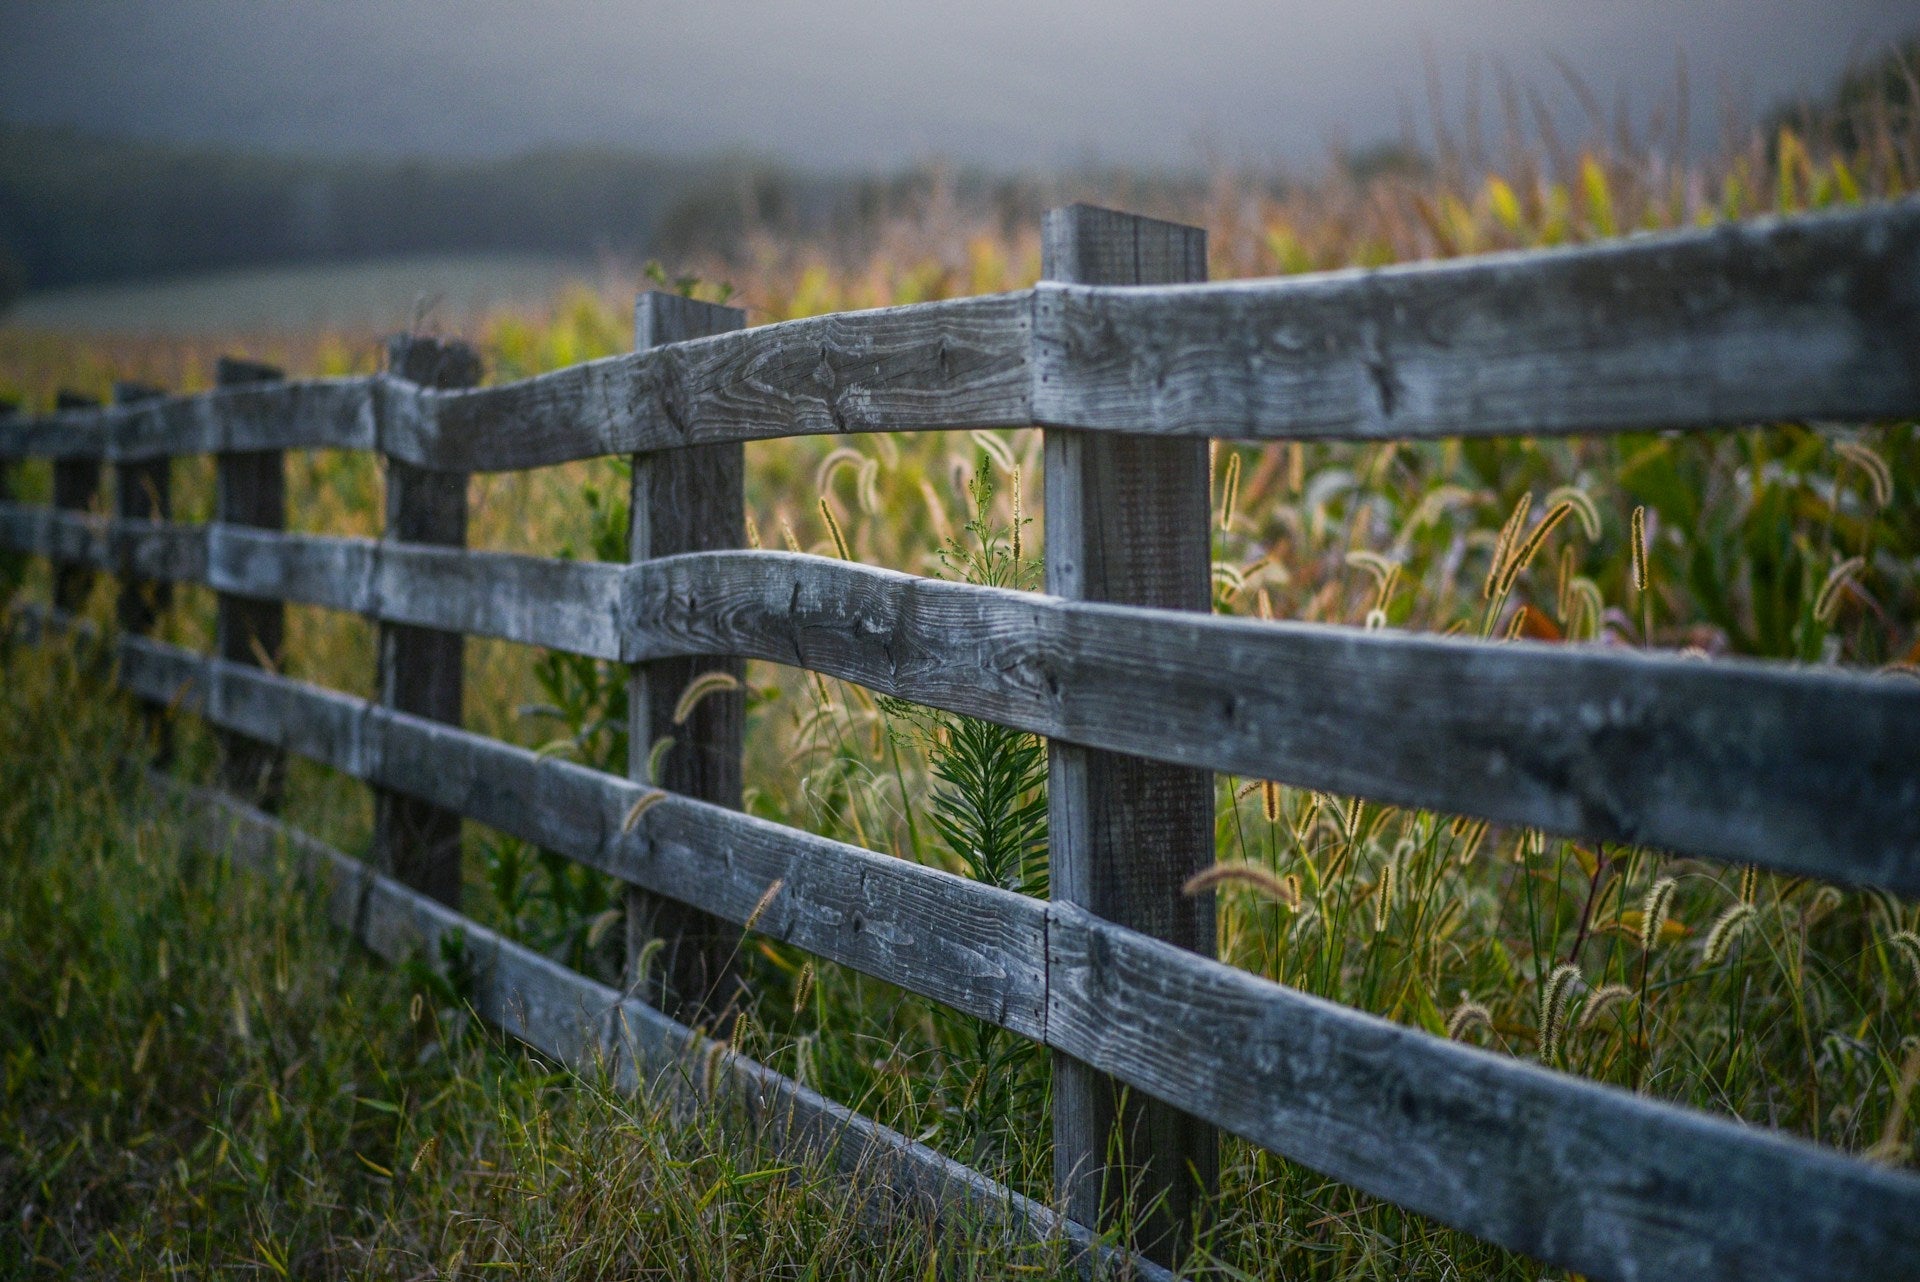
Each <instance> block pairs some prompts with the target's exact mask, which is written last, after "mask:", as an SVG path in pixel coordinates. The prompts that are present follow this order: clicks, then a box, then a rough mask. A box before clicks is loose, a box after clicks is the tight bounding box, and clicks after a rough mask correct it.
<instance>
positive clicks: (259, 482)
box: [214, 356, 287, 814]
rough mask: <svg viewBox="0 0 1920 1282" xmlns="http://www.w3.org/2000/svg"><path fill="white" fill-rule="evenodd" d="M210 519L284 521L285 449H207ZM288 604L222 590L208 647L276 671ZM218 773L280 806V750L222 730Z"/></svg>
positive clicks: (233, 382) (228, 363)
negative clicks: (212, 494) (211, 495)
mask: <svg viewBox="0 0 1920 1282" xmlns="http://www.w3.org/2000/svg"><path fill="white" fill-rule="evenodd" d="M283 378H284V375H283V374H282V373H281V371H280V370H279V369H277V368H275V367H274V366H272V365H265V364H262V363H260V362H259V361H250V360H243V359H239V358H236V357H231V356H223V357H221V358H220V361H219V363H218V365H217V367H216V369H215V372H214V381H215V382H216V383H217V384H219V385H220V386H221V387H223V388H256V387H258V386H259V385H262V384H273V383H278V382H280V381H281V380H282V379H283ZM214 492H215V497H214V519H215V520H217V521H220V522H221V523H222V524H225V525H244V526H251V527H253V528H255V529H261V530H284V529H286V528H287V466H286V455H285V454H284V453H283V452H281V451H280V450H277V449H259V448H252V447H251V444H250V443H249V447H248V448H235V449H223V450H222V452H221V453H219V454H217V455H215V456H214ZM286 631H287V610H286V606H284V605H283V604H281V603H280V602H278V601H274V600H267V599H262V598H257V597H242V596H237V595H234V594H233V593H227V592H223V593H220V594H219V595H218V596H217V597H216V598H215V604H214V649H215V651H216V652H217V653H218V654H219V655H220V657H221V658H223V659H226V660H228V661H230V662H233V663H245V664H254V665H257V666H261V667H267V668H272V669H275V670H277V669H278V668H279V666H280V664H281V662H282V659H283V650H284V647H285V644H286ZM220 750H221V772H222V775H221V777H222V779H223V780H224V782H225V784H226V786H227V788H228V789H230V790H231V791H233V792H234V793H236V794H237V795H239V796H242V797H246V798H248V799H249V800H252V801H253V802H255V803H256V804H257V805H259V807H260V808H261V809H262V810H265V811H267V812H268V813H270V814H271V813H273V812H276V811H278V810H279V809H280V802H281V799H282V797H283V795H284V794H285V792H286V781H287V763H286V758H285V756H284V755H282V754H281V753H278V752H275V751H273V750H272V749H271V748H270V747H268V746H267V745H265V744H263V743H261V742H259V741H258V740H250V739H248V738H247V737H246V736H244V735H223V736H222V737H221V740H220Z"/></svg>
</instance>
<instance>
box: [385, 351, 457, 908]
mask: <svg viewBox="0 0 1920 1282" xmlns="http://www.w3.org/2000/svg"><path fill="white" fill-rule="evenodd" d="M387 372H388V376H389V377H390V378H391V379H397V380H404V381H405V383H406V384H408V385H410V386H414V387H422V388H432V389H434V390H445V389H452V388H465V387H472V386H474V385H475V384H477V383H478V382H479V381H480V375H481V366H480V355H479V353H478V352H476V351H474V349H473V348H471V347H468V346H467V345H466V344H464V343H458V342H453V341H451V340H441V339H432V338H421V337H417V336H412V335H405V334H402V335H399V336H397V337H395V338H394V339H392V340H391V341H390V342H389V343H388V345H387ZM386 462H387V477H386V482H387V483H386V498H387V502H386V507H387V519H386V527H385V529H386V533H385V536H384V538H383V540H382V542H383V544H384V543H386V542H395V543H405V544H416V545H431V546H439V547H456V548H457V547H464V546H465V545H466V542H467V476H466V474H465V473H464V472H443V471H428V470H426V469H424V468H419V467H415V466H413V465H412V464H410V463H405V462H402V461H400V460H398V459H395V458H391V457H389V458H388V459H387V461H386ZM377 555H378V554H377V553H376V557H377ZM379 648H380V658H379V663H380V671H379V674H378V675H379V689H380V701H381V703H383V704H385V705H386V706H388V707H390V708H397V709H399V710H400V711H402V712H410V713H413V714H414V715H416V716H422V717H427V718H430V719H432V720H435V721H444V722H446V723H447V724H449V725H456V726H457V725H459V724H460V719H461V715H462V698H463V694H462V691H463V682H464V664H465V657H466V640H465V638H464V637H462V635H461V634H460V633H459V632H456V631H447V630H444V629H439V628H427V627H421V626H419V625H417V624H412V623H398V622H392V621H385V622H382V623H381V624H380V636H379ZM373 849H374V855H375V859H376V860H377V861H378V862H379V863H380V865H381V866H382V867H383V868H385V869H387V870H388V871H389V872H391V873H392V874H393V875H394V876H395V877H397V878H398V879H399V880H400V882H401V884H402V885H406V886H411V887H412V888H413V889H415V890H418V891H420V892H421V893H423V894H426V895H428V896H430V897H431V898H433V899H436V900H438V901H439V902H441V903H443V904H447V905H450V906H453V907H458V906H459V904H460V886H461V868H460V815H459V813H458V812H457V811H452V810H446V809H442V808H440V807H436V806H430V805H426V804H424V803H422V802H421V801H420V800H419V799H418V798H416V797H410V796H404V795H397V794H394V793H391V792H387V791H384V790H376V791H375V794H374V819H373Z"/></svg>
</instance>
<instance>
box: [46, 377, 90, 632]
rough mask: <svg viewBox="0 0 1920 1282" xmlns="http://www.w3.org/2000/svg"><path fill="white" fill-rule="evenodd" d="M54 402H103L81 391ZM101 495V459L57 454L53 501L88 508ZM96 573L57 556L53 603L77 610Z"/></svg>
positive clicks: (77, 405) (75, 405) (72, 406)
mask: <svg viewBox="0 0 1920 1282" xmlns="http://www.w3.org/2000/svg"><path fill="white" fill-rule="evenodd" d="M55 402H56V404H57V405H58V406H59V408H60V409H63V410H85V409H88V408H89V407H91V406H95V405H98V404H99V403H100V402H98V401H97V400H95V399H94V398H93V397H91V396H82V395H81V394H80V393H78V392H69V391H61V392H59V393H57V394H56V395H55ZM99 496H100V461H99V460H98V459H93V458H56V459H55V460H54V462H53V505H54V506H55V507H57V508H64V509H66V510H67V511H70V512H82V513H85V512H89V511H91V510H92V508H93V505H94V502H95V501H96V500H97V499H98V498H99ZM93 581H94V573H93V570H92V569H91V568H89V567H88V566H86V565H83V564H79V563H77V562H70V561H66V560H65V559H63V558H56V560H55V563H54V570H53V607H54V609H56V610H72V611H78V610H82V609H84V608H85V607H86V604H87V597H88V596H89V595H90V594H91V593H92V592H93Z"/></svg>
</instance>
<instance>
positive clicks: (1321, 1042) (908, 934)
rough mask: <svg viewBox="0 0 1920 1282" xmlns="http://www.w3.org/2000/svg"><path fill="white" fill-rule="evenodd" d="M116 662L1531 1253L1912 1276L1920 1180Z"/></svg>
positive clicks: (1062, 915)
mask: <svg viewBox="0 0 1920 1282" xmlns="http://www.w3.org/2000/svg"><path fill="white" fill-rule="evenodd" d="M118 653H119V665H120V679H121V682H122V683H123V684H124V685H125V686H126V687H127V688H128V689H129V690H131V691H132V692H134V693H135V694H138V695H140V696H142V697H144V698H147V699H152V700H156V701H163V702H169V703H172V704H174V705H175V706H178V707H182V708H187V709H190V710H192V711H195V712H197V713H199V714H201V715H202V716H204V717H206V718H207V719H208V720H209V721H210V722H212V723H213V724H214V725H216V726H220V727H222V728H225V729H229V730H234V731H238V732H241V733H244V734H246V735H248V736H250V737H254V738H258V739H262V740H265V741H267V742H271V743H275V744H278V745H279V746H281V747H283V748H285V749H287V750H288V751H291V752H295V753H299V754H301V755H303V756H307V757H309V758H311V759H313V760H316V761H319V762H321V763H322V764H325V765H328V766H331V767H333V768H334V769H337V770H340V771H341V772H343V773H345V774H349V775H352V776H354V777H356V778H360V779H365V780H368V781H370V782H376V783H379V784H380V785H382V786H384V787H387V788H391V789H394V790H396V791H399V792H404V793H406V794H408V795H410V796H414V797H418V798H420V799H422V800H425V801H429V802H432V803H434V804H436V805H441V806H446V807H448V808H451V809H458V810H460V811H461V812H462V813H463V814H466V815H467V816H468V817H469V818H472V819H476V820H479V821H480V822H483V823H486V824H489V825H491V826H494V827H497V828H500V829H501V830H502V831H505V832H509V833H512V834H514V835H516V836H520V837H523V838H525V839H526V840H529V841H533V842H537V843H539V844H541V845H544V846H547V847H549V848H552V849H555V850H558V851H560V852H561V853H563V854H565V855H568V856H570V857H571V858H574V859H576V860H578V861H580V862H582V863H584V864H586V865H587V866H589V867H593V868H596V869H599V870H600V871H603V872H606V873H609V874H611V875H613V876H615V877H618V878H621V879H622V880H626V881H628V882H631V883H632V884H634V885H638V886H642V887H644V888H646V889H649V890H653V891H656V892H658V893H661V894H665V895H671V896H673V897H675V898H677V899H681V900H683V901H684V902H687V903H690V904H693V905H694V906H696V907H699V908H701V909H703V910H704V911H707V912H711V913H713V914H714V915H715V916H718V917H721V918H723V919H725V920H727V921H730V922H733V923H735V924H745V923H746V922H747V921H749V920H753V922H754V926H753V928H754V929H756V930H758V931H761V932H762V933H764V934H766V935H768V936H769V937H770V938H774V939H778V940H781V941H783V942H788V943H792V944H795V945H796V946H798V947H801V948H803V949H805V950H806V951H808V952H811V953H814V954H816V955H818V956H821V957H824V958H827V959H829V960H832V961H835V962H839V963H841V964H844V965H848V966H851V967H853V968H854V969H856V970H859V971H861V972H862V973H864V974H868V975H871V976H873V977H875V978H877V979H882V980H885V981H887V982H889V983H893V984H896V985H898V986H900V987H902V988H904V989H906V990H908V991H909V992H913V993H916V994H918V995H920V996H923V997H928V998H931V999H933V1000H935V1001H939V1002H942V1003H943V1004H946V1005H950V1006H953V1007H955V1008H956V1009H959V1010H962V1011H964V1012H966V1013H968V1014H971V1015H974V1016H976V1017H979V1018H982V1019H986V1020H988V1021H989V1022H992V1023H994V1024H996V1025H998V1026H1000V1027H1003V1028H1006V1029H1009V1030H1011V1031H1013V1032H1016V1033H1019V1034H1020V1035H1022V1036H1025V1037H1029V1038H1031V1039H1033V1040H1035V1041H1038V1042H1041V1043H1043V1044H1045V1045H1047V1046H1050V1047H1053V1048H1055V1049H1058V1050H1062V1051H1066V1052H1067V1053H1069V1054H1071V1055H1073V1056H1075V1057H1076V1058H1078V1059H1081V1060H1084V1061H1085V1062H1086V1063H1088V1064H1091V1065H1092V1066H1094V1067H1095V1068H1097V1069H1099V1070H1101V1071H1102V1072H1106V1073H1109V1074H1111V1075H1112V1076H1114V1077H1116V1078H1118V1079H1119V1080H1121V1081H1123V1082H1126V1083H1127V1084H1129V1085H1131V1086H1133V1087H1135V1088H1136V1089H1139V1090H1143V1091H1146V1092H1148V1093H1149V1094H1152V1095H1154V1096H1155V1097H1156V1098H1160V1099H1164V1100H1166V1101H1167V1102H1169V1103H1172V1104H1174V1105H1176V1106H1178V1107H1180V1108H1182V1109H1185V1110H1187V1111H1189V1112H1191V1113H1193V1114H1194V1115H1195V1116H1198V1117H1201V1118H1204V1119H1205V1120H1207V1121H1210V1122H1212V1123H1214V1124H1216V1125H1219V1126H1221V1127H1222V1128H1223V1129H1225V1130H1228V1131H1231V1132H1233V1133H1234V1134H1237V1135H1240V1136H1242V1137H1243V1138H1245V1139H1248V1140H1251V1141H1252V1142H1254V1143H1256V1144H1260V1145H1262V1146H1263V1147H1266V1148H1269V1149H1271V1150H1273V1151H1274V1152H1276V1153H1280V1154H1283V1155H1285V1156H1288V1157H1291V1158H1294V1159H1296V1160H1299V1161H1301V1162H1304V1163H1306V1164H1307V1165H1309V1166H1312V1167H1314V1168H1315V1169H1317V1170H1320V1171H1322V1172H1324V1173H1326V1174H1328V1175H1331V1176H1334V1177H1335V1178H1338V1179H1341V1180H1344V1181H1346V1182H1348V1183H1350V1184H1352V1185H1354V1186H1355V1187H1357V1188H1360V1189H1362V1190H1365V1191H1367V1192H1369V1193H1373V1194H1375V1195H1377V1196H1380V1197H1383V1198H1387V1199H1389V1200H1392V1201H1394V1202H1397V1203H1399V1204H1401V1205H1403V1206H1406V1207H1409V1208H1411V1209H1413V1210H1417V1211H1420V1212H1422V1213H1424V1214H1428V1215H1431V1216H1433V1217H1434V1218H1436V1219H1439V1220H1442V1221H1444V1222H1446V1223H1449V1224H1452V1225H1455V1226H1456V1227H1459V1228H1463V1229H1466V1230H1467V1231H1469V1232H1473V1233H1476V1234H1478V1235H1480V1236H1482V1237H1484V1238H1487V1239H1488V1240H1490V1241H1493V1242H1497V1243H1499V1244H1501V1245H1503V1246H1507V1247H1510V1248H1512V1249H1514V1250H1519V1251H1523V1252H1525V1253H1527V1254H1529V1255H1533V1256H1536V1257H1538V1258H1540V1259H1544V1260H1548V1261H1553V1262H1556V1263H1559V1264H1562V1265H1565V1266H1566V1267H1569V1268H1573V1269H1576V1270H1579V1271H1582V1272H1592V1273H1596V1274H1599V1275H1601V1276H1615V1277H1628V1278H1633V1277H1668V1276H1688V1277H1724V1278H1740V1277H1748V1276H1752V1275H1753V1274H1755V1273H1760V1274H1767V1275H1776V1276H1783V1277H1806V1278H1861V1279H1866V1278H1883V1277H1895V1276H1906V1275H1909V1274H1911V1273H1913V1272H1914V1271H1915V1270H1920V1180H1916V1179H1914V1178H1913V1177H1912V1176H1910V1175H1907V1174H1905V1173H1901V1172H1896V1171H1889V1170H1885V1169H1882V1168H1879V1167H1875V1166H1871V1165H1868V1164H1866V1163H1863V1162H1859V1161H1855V1160H1853V1159H1850V1158H1847V1157H1844V1156H1842V1155H1839V1154H1835V1153H1832V1152H1829V1151H1827V1150H1824V1149H1821V1148H1818V1147H1816V1146H1814V1145H1811V1144H1807V1143H1804V1142H1802V1141H1799V1140H1795V1139H1790V1138H1787V1137H1784V1136H1780V1135H1776V1134H1772V1133H1769V1132H1766V1131H1764V1130H1758V1129H1755V1128H1752V1127H1749V1126H1745V1125H1743V1124H1740V1123H1737V1122H1729V1121H1725V1120H1722V1119H1719V1118H1714V1117H1711V1116H1707V1115H1704V1114H1701V1113H1697V1112H1695V1111H1693V1110H1691V1109H1687V1108H1683V1107H1680V1106H1676V1105H1671V1104H1664V1103H1658V1102H1655V1101H1652V1100H1648V1099H1645V1098H1642V1097H1640V1096H1636V1095H1633V1094H1631V1093H1629V1092H1626V1091H1623V1090H1619V1089H1617V1088H1613V1087H1607V1086H1600V1085H1596V1084H1593V1083H1590V1082H1586V1081H1582V1080H1580V1079H1577V1078H1573V1077H1568V1076H1566V1075H1563V1074H1559V1073H1555V1072H1551V1071H1548V1070H1546V1069H1543V1068H1540V1067H1538V1066H1535V1065H1532V1064H1528V1063H1524V1062H1522V1061H1519V1060H1515V1059H1512V1058H1509V1057H1507V1056H1503V1055H1498V1054H1495V1053H1492V1052H1489V1051H1483V1050H1479V1049H1477V1048H1475V1047H1471V1046H1466V1045H1463V1044H1461V1043H1457V1042H1452V1041H1447V1040H1444V1039H1440V1038H1436V1037H1433V1036H1431V1035H1428V1034H1426V1033H1423V1032H1420V1031H1418V1030H1415V1029H1410V1028H1406V1027H1404V1026H1401V1025H1397V1024H1394V1023H1392V1022H1390V1021H1388V1020H1386V1019H1383V1018H1381V1017H1379V1016H1375V1015H1368V1014H1365V1013H1362V1012H1359V1011H1355V1010H1351V1009H1349V1008H1347V1007H1343V1006H1340V1005H1337V1004H1334V1003H1331V1002H1327V1001H1323V1000H1321V999H1318V998H1314V997H1310V996H1307V995H1306V994H1303V993H1299V992H1296V991H1294V990H1292V989H1289V988H1286V987H1283V986H1281V985H1279V984H1275V983H1272V982H1271V981H1268V980H1264V979H1260V978H1258V977H1256V976H1253V975H1250V974H1248V973H1246V972H1244V971H1240V970H1237V969H1235V968H1233V967H1231V966H1228V965H1225V964H1223V963H1220V962H1215V961H1211V960H1208V959H1206V958H1202V957H1199V956H1197V955H1195V954H1192V953H1188V952H1185V951H1183V950H1181V949H1178V948H1173V947H1170V946H1168V945H1165V944H1161V943H1159V942H1158V941H1156V940H1152V939H1149V938H1147V937H1145V936H1143V935H1140V934H1138V933H1137V932H1134V931H1130V930H1125V929H1123V928H1120V927H1117V926H1113V925H1111V924H1109V923H1106V922H1103V921H1100V920H1099V919H1098V918H1095V917H1092V916H1091V915H1089V914H1087V913H1086V912H1084V911H1082V910H1080V909H1077V908H1074V907H1073V906H1072V905H1067V904H1046V903H1042V902H1040V901H1037V900H1032V899H1027V898H1025V897H1023V896H1020V895H1016V894H1012V893H1010V892H1007V891H1002V890H998V889H996V888H994V887H991V886H985V885H981V884H980V883H977V882H972V881H968V880H965V879H964V878H960V877H955V876H953V875H951V874H949V873H944V872H941V871H938V870H936V869H931V868H926V867H923V866H921V865H918V864H913V863H910V862H907V861H904V860H899V859H894V858H891V857H888V856H884V855H877V854H874V853H872V852H869V851H865V850H862V849H860V848H858V847H854V846H848V845H845V844H843V843H840V842H835V841H831V840H828V839H826V838H821V837H815V836H811V835H809V834H806V833H803V832H799V831H796V830H794V829H790V828H786V827H784V826H782V825H779V824H775V823H771V822H768V821H765V820H759V819H753V818H751V817H748V816H745V815H742V814H739V813H738V812H735V811H730V810H726V809H724V808H721V807H718V806H711V805H707V804H705V803H701V802H695V801H691V800H688V799H686V798H680V797H671V796H669V797H667V798H665V799H663V800H661V801H659V802H658V803H656V804H653V805H651V806H648V807H646V808H645V809H644V812H643V813H641V814H640V815H639V816H638V817H637V819H635V820H633V821H632V822H631V823H629V822H628V820H627V818H626V816H628V815H631V814H632V812H633V809H634V806H635V804H636V803H638V802H639V801H641V800H642V799H643V798H644V797H646V796H647V795H648V791H649V790H648V789H646V788H645V787H643V786H642V785H639V784H635V783H632V782H629V781H626V780H623V779H619V778H616V777H613V776H610V775H606V774H602V773H600V772H598V771H594V770H590V769H587V768H585V767H582V766H579V765H575V764H573V763H571V762H565V761H560V760H556V759H553V758H546V757H541V756H540V755H539V754H537V753H534V752H532V751H529V750H527V749H524V748H516V747H513V746H511V745H508V744H504V743H500V742H498V741H496V740H492V739H488V738H486V737H485V736H482V735H478V734H473V733H471V732H468V731H462V730H456V729H453V728H452V727H449V726H445V725H442V724H440V723H437V722H432V721H426V720H423V719H420V718H416V717H410V716H407V715H405V714H401V713H396V712H393V711H391V710H389V709H385V708H382V707H380V706H379V705H377V704H371V703H367V702H363V701H361V700H358V699H354V698H351V697H349V696H346V695H342V694H338V693H336V692H333V691H330V690H327V689H324V688H323V687H319V686H313V685H308V684H305V683H302V682H298V681H294V680H291V679H288V678H286V677H280V676H275V675H272V674H269V673H266V672H263V671H261V670H260V669H257V668H252V667H247V666H244V665H239V664H233V663H228V662H225V661H223V660H219V659H213V658H209V657H206V656H203V655H200V654H197V653H195V652H193V651H190V650H185V649H181V648H178V647H175V646H170V645H167V644H165V643H162V642H157V641H152V640H148V639H145V638H136V637H127V638H123V639H122V640H121V642H120V644H119V648H118ZM434 911H446V910H444V909H438V908H437V907H436V909H435V910H434ZM756 912H757V913H758V916H757V917H756V915H755V914H756ZM547 964H548V965H551V963H547ZM582 982H585V981H582ZM1196 1028H1204V1029H1205V1030H1207V1031H1206V1036H1205V1037H1204V1038H1200V1039H1196V1038H1195V1036H1194V1032H1193V1030H1194V1029H1196Z"/></svg>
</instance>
